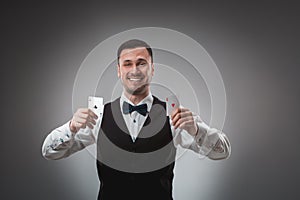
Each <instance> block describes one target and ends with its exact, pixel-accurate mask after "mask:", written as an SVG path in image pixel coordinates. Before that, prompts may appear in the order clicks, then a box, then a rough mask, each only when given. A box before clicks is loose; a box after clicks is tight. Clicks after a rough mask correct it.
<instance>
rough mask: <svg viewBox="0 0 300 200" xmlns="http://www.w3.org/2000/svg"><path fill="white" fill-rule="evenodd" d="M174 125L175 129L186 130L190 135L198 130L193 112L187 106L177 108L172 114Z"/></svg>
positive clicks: (193, 134)
mask: <svg viewBox="0 0 300 200" xmlns="http://www.w3.org/2000/svg"><path fill="white" fill-rule="evenodd" d="M171 119H172V125H173V126H174V128H175V129H177V128H181V129H184V130H186V131H187V132H188V133H189V134H190V135H192V136H195V135H196V133H197V130H198V127H197V125H196V122H195V120H194V117H193V113H192V112H191V111H190V110H189V109H187V108H177V109H175V110H174V111H173V112H172V115H171Z"/></svg>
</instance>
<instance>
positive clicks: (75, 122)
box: [69, 108, 98, 133]
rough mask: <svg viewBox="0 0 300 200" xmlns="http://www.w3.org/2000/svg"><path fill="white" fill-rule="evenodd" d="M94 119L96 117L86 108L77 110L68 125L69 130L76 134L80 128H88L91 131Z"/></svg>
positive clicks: (96, 117) (94, 122)
mask: <svg viewBox="0 0 300 200" xmlns="http://www.w3.org/2000/svg"><path fill="white" fill-rule="evenodd" d="M96 119H98V116H97V115H96V114H95V113H94V112H93V111H92V110H90V109H88V108H79V109H78V110H77V111H76V112H75V113H74V115H73V118H72V120H71V122H70V124H69V126H70V130H71V131H72V132H73V133H77V131H78V130H79V129H81V128H85V127H86V126H88V127H89V128H91V129H93V128H94V126H93V125H95V124H96V121H95V120H96Z"/></svg>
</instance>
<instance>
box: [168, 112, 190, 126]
mask: <svg viewBox="0 0 300 200" xmlns="http://www.w3.org/2000/svg"><path fill="white" fill-rule="evenodd" d="M187 116H192V113H191V112H189V111H185V112H181V113H177V114H176V115H175V116H174V117H173V119H172V123H173V125H174V124H176V122H177V121H178V120H179V119H180V118H184V117H187Z"/></svg>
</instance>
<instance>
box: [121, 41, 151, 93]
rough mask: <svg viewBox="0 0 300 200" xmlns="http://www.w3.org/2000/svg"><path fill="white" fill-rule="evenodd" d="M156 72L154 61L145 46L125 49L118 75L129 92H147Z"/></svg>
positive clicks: (122, 53)
mask: <svg viewBox="0 0 300 200" xmlns="http://www.w3.org/2000/svg"><path fill="white" fill-rule="evenodd" d="M153 73H154V67H153V63H152V62H151V56H150V55H149V53H148V51H147V49H146V48H145V47H138V48H134V49H124V50H123V51H122V52H121V54H120V58H119V64H118V77H119V78H121V82H122V84H123V87H124V89H125V92H127V93H128V94H131V95H132V94H133V95H139V94H146V93H147V92H148V91H149V84H150V82H151V79H152V76H153Z"/></svg>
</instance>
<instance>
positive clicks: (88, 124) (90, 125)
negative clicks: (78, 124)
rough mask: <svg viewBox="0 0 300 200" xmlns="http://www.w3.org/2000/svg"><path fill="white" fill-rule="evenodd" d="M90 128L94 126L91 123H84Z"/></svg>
mask: <svg viewBox="0 0 300 200" xmlns="http://www.w3.org/2000/svg"><path fill="white" fill-rule="evenodd" d="M86 125H87V126H88V127H89V128H90V129H93V128H94V126H93V125H92V124H90V123H87V124H86Z"/></svg>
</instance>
